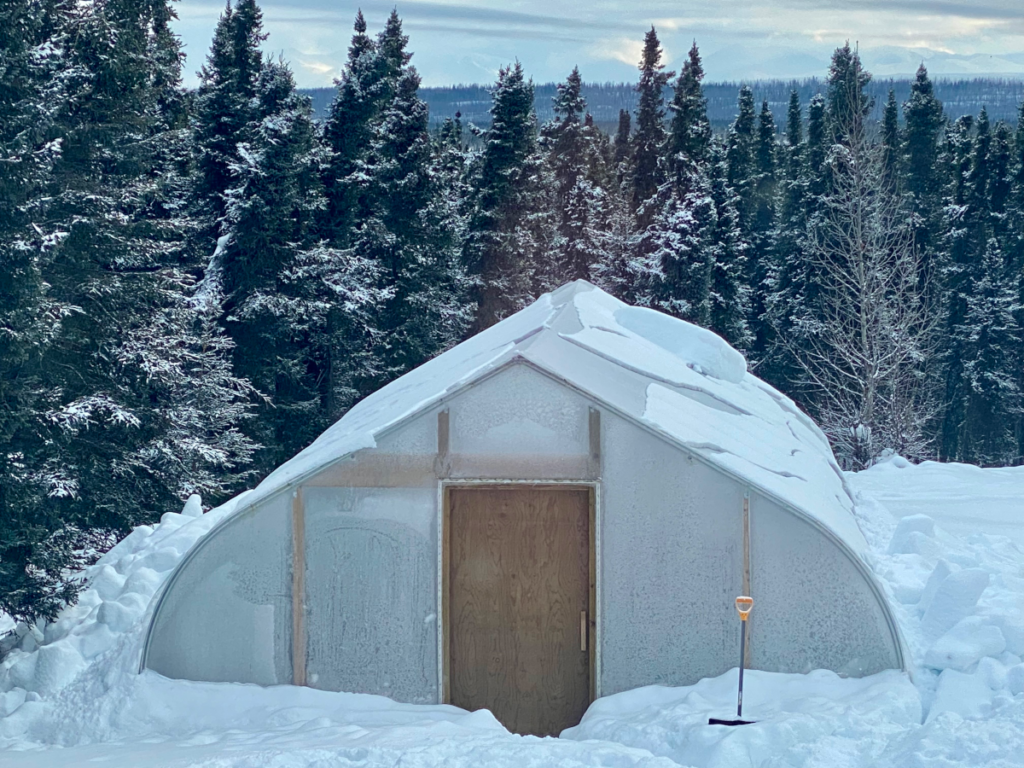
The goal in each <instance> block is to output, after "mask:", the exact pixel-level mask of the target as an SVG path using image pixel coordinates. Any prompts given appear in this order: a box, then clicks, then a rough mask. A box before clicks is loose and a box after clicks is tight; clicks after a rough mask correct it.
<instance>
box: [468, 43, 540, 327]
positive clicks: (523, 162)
mask: <svg viewBox="0 0 1024 768" xmlns="http://www.w3.org/2000/svg"><path fill="white" fill-rule="evenodd" d="M491 97H492V99H493V103H492V106H491V120H492V121H491V127H490V128H489V129H487V130H486V131H483V132H482V134H481V139H482V142H483V147H484V148H483V151H482V152H481V153H480V156H479V158H478V159H477V161H476V162H475V167H474V168H473V170H472V176H471V178H472V193H471V194H472V206H473V208H472V213H471V218H470V224H469V229H468V235H467V240H466V251H465V260H466V261H465V263H466V264H467V266H468V268H469V269H470V272H471V274H475V275H477V276H479V281H480V282H479V284H478V285H479V287H478V288H477V292H476V297H475V299H476V303H477V306H478V309H477V317H476V320H475V322H474V325H473V330H474V331H480V330H483V329H484V328H487V327H489V326H491V325H493V324H494V323H496V322H497V321H498V320H501V319H502V318H503V317H505V316H506V315H508V314H510V313H512V312H514V311H516V310H517V309H519V308H521V307H522V306H524V304H525V302H526V301H527V300H528V298H529V297H530V295H531V289H532V282H533V279H534V278H533V274H534V259H535V258H536V256H537V253H536V251H537V247H536V240H535V239H534V238H533V233H532V232H531V231H530V229H529V224H530V222H529V216H530V214H531V213H532V212H533V211H534V210H536V202H537V195H538V193H539V189H538V179H539V175H540V168H539V165H540V164H539V157H538V154H537V117H536V114H535V113H534V111H533V82H532V81H529V80H527V79H526V77H525V76H524V74H523V67H522V65H521V64H520V63H519V62H516V63H515V64H513V65H511V66H509V67H503V68H502V69H501V70H500V71H499V72H498V82H497V84H496V85H495V87H494V90H493V91H492V93H491Z"/></svg>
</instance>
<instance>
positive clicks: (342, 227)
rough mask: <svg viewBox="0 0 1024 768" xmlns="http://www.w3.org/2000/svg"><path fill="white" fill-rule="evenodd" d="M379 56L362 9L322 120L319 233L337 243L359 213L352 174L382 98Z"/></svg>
mask: <svg viewBox="0 0 1024 768" xmlns="http://www.w3.org/2000/svg"><path fill="white" fill-rule="evenodd" d="M382 61H383V57H381V56H378V55H377V43H376V41H374V40H373V39H372V38H371V37H370V36H369V35H367V33H366V20H365V19H364V18H363V13H362V11H359V12H358V13H357V14H356V21H355V34H353V36H352V44H351V45H350V46H349V49H348V62H347V63H346V65H345V68H344V70H343V72H342V76H341V78H340V79H339V80H338V81H337V83H336V84H337V86H338V93H337V95H336V96H335V98H334V101H333V103H332V104H331V111H330V114H329V115H328V117H327V120H326V121H325V123H324V129H323V136H324V143H325V144H326V147H327V150H328V160H327V162H326V163H325V164H324V172H323V184H324V190H325V194H326V198H327V205H326V208H325V210H324V216H323V221H322V223H321V226H320V229H321V231H322V232H323V233H324V234H325V235H326V236H327V237H328V238H329V239H330V241H331V242H332V243H333V244H334V245H336V246H339V247H344V246H345V245H347V241H346V238H347V237H348V236H349V233H350V232H351V230H352V226H353V222H354V221H355V219H356V218H357V217H358V215H359V212H360V208H359V195H358V187H355V188H354V185H353V184H352V181H353V180H354V179H355V178H357V177H356V175H355V174H356V169H357V168H358V167H359V161H360V160H361V158H362V157H363V155H364V154H365V153H366V151H367V149H368V147H369V144H370V132H371V121H372V120H373V119H374V117H375V116H376V115H377V114H378V112H379V109H380V105H381V102H382V100H383V94H382V90H383V86H382V80H383V78H384V72H383V71H382V70H383V65H382Z"/></svg>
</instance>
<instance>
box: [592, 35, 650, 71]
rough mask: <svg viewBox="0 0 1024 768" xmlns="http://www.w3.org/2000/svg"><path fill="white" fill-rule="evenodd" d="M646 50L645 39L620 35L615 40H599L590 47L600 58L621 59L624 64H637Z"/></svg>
mask: <svg viewBox="0 0 1024 768" xmlns="http://www.w3.org/2000/svg"><path fill="white" fill-rule="evenodd" d="M643 52H644V42H643V40H632V39H630V38H628V37H620V38H616V39H614V40H599V41H598V42H597V43H595V44H594V45H593V46H591V48H590V54H591V55H592V56H594V57H595V58H598V59H608V60H611V61H621V62H622V63H623V64H629V65H631V66H637V65H638V64H639V63H640V57H641V56H642V55H643Z"/></svg>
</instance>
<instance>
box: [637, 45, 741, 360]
mask: <svg viewBox="0 0 1024 768" xmlns="http://www.w3.org/2000/svg"><path fill="white" fill-rule="evenodd" d="M703 75H704V72H703V67H702V66H701V61H700V53H699V51H698V49H697V46H696V44H694V45H693V47H692V48H691V49H690V53H689V56H688V58H687V61H686V62H685V63H684V65H683V69H682V71H681V72H680V75H679V79H678V81H677V83H676V85H675V96H674V98H673V101H672V104H671V105H670V110H671V111H672V122H671V125H670V129H669V132H668V136H667V139H666V150H665V155H666V157H667V162H666V164H665V165H666V168H667V171H668V173H667V179H666V181H665V183H663V184H662V186H661V187H660V188H659V190H658V194H657V195H656V196H655V197H653V198H651V200H650V201H648V203H647V205H648V206H650V207H651V208H653V209H655V210H656V211H657V213H656V214H655V217H654V219H653V220H652V221H651V223H650V224H648V225H647V227H646V228H645V229H643V230H640V231H638V234H637V238H636V244H637V245H636V253H635V256H634V258H633V260H632V261H631V262H630V263H629V270H630V272H632V273H633V275H632V278H633V279H632V284H633V286H634V287H633V291H632V299H633V300H634V301H635V302H636V303H639V304H643V305H646V306H652V307H657V308H658V309H660V310H662V311H665V312H669V313H670V314H673V315H676V316H677V317H681V318H684V319H686V320H690V321H692V322H695V323H698V324H700V325H703V326H705V327H711V328H713V329H714V330H716V331H719V332H720V333H722V334H723V335H724V336H725V337H726V338H727V339H728V340H729V341H730V342H732V343H736V344H738V345H739V346H740V347H741V348H745V347H746V346H747V345H748V344H749V341H750V339H749V334H748V331H747V324H746V318H745V314H746V311H747V301H748V293H747V291H746V289H745V288H744V287H743V285H742V281H743V279H744V275H743V273H742V270H743V267H744V258H745V251H746V247H745V244H744V241H743V238H742V234H741V233H740V232H739V231H738V230H736V229H735V227H736V225H737V223H738V214H737V210H736V198H735V194H734V193H733V191H732V189H731V188H730V187H729V185H728V183H727V180H726V175H727V170H726V167H725V165H724V157H723V155H722V150H721V148H720V147H718V146H717V145H716V146H715V147H712V143H711V133H710V125H709V122H708V118H707V105H706V101H705V99H704V94H703V89H702V86H701V80H702V79H703Z"/></svg>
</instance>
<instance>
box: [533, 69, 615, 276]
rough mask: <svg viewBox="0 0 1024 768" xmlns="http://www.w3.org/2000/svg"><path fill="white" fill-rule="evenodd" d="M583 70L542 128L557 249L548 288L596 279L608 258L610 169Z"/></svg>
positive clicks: (562, 89)
mask: <svg viewBox="0 0 1024 768" xmlns="http://www.w3.org/2000/svg"><path fill="white" fill-rule="evenodd" d="M582 85H583V82H582V78H581V77H580V73H579V69H573V71H572V72H571V73H570V74H569V77H568V78H567V79H566V81H565V82H564V83H560V84H559V85H558V89H557V92H556V95H555V97H554V100H553V101H554V103H553V110H554V117H553V118H552V119H551V120H550V121H549V122H548V123H546V124H545V125H543V126H542V127H541V130H540V146H541V148H542V150H543V151H544V167H545V170H546V171H547V173H548V174H549V175H550V180H551V185H552V190H551V191H552V195H553V202H554V211H553V214H554V222H553V224H554V232H553V236H552V238H551V240H552V245H553V247H554V252H553V253H552V254H551V260H550V262H549V263H548V265H546V266H547V269H544V266H545V265H538V266H539V267H540V268H541V269H542V270H543V271H544V272H545V273H546V274H545V276H544V277H545V279H544V285H542V286H541V287H544V288H554V287H557V286H559V285H561V284H562V283H565V282H568V281H570V280H579V279H585V280H589V279H591V278H592V277H593V271H594V267H595V265H597V264H600V263H603V262H605V261H607V243H606V240H607V237H606V232H607V220H606V219H607V208H608V204H607V198H608V192H607V191H606V190H605V188H604V187H605V185H606V184H607V181H608V178H607V171H606V168H605V157H604V154H603V152H602V148H603V139H604V137H603V134H601V132H600V131H599V130H598V129H597V128H596V127H595V126H594V124H593V121H592V120H589V119H588V117H589V116H588V115H587V103H586V100H585V99H584V98H583V95H582V93H581V89H582Z"/></svg>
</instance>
